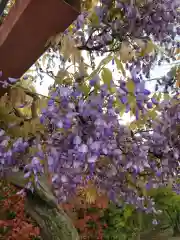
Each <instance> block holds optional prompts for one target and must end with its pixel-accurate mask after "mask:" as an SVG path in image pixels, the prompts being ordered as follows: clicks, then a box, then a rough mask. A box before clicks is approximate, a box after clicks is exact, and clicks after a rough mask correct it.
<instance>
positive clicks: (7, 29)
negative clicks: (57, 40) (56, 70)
mask: <svg viewBox="0 0 180 240" xmlns="http://www.w3.org/2000/svg"><path fill="white" fill-rule="evenodd" d="M78 1H79V0H74V3H73V4H72V5H69V4H67V3H66V2H64V1H63V0H17V1H16V3H15V5H14V6H13V7H12V9H11V10H10V13H9V14H8V16H7V17H6V19H5V20H4V22H3V24H2V25H1V26H0V70H1V71H2V72H3V76H2V78H1V80H2V79H7V78H8V77H14V78H19V77H21V76H22V75H23V73H25V72H26V71H27V70H28V69H29V68H30V67H31V66H32V65H33V63H34V62H35V61H36V60H37V59H38V58H39V57H40V56H41V55H42V54H43V53H44V51H45V50H46V47H45V45H46V42H47V40H48V39H49V37H51V36H53V35H55V34H57V33H59V32H63V31H65V29H66V28H67V27H68V26H69V25H70V24H71V23H72V22H73V21H74V20H75V19H76V18H77V16H78V14H79V2H78ZM72 2H73V1H72ZM4 91H5V90H3V89H0V96H2V95H3V93H4Z"/></svg>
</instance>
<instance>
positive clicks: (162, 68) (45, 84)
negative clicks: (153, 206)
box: [35, 58, 170, 95]
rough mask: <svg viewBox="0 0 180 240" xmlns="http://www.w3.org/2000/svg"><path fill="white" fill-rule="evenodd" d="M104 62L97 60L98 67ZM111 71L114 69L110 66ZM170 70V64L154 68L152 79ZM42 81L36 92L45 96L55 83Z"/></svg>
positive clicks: (149, 84)
mask: <svg viewBox="0 0 180 240" xmlns="http://www.w3.org/2000/svg"><path fill="white" fill-rule="evenodd" d="M101 60H102V58H99V59H96V66H98V64H99V63H100V61H101ZM58 65H59V63H58V62H57V66H58ZM108 67H109V69H113V68H114V67H113V66H112V65H111V64H109V66H108ZM169 69H170V66H169V64H164V65H162V66H156V67H155V68H154V70H153V71H152V75H151V78H152V79H153V78H159V77H161V76H164V75H165V74H166V73H167V72H168V71H169ZM54 70H55V72H56V71H57V69H56V68H55V69H54ZM40 82H41V81H40V79H38V80H37V82H36V84H35V86H36V90H37V92H38V93H40V94H43V95H48V87H49V86H50V85H51V84H52V83H53V79H52V78H50V77H49V76H47V75H46V76H45V77H44V79H43V82H42V83H41V84H40ZM152 86H154V82H148V83H147V88H150V89H152Z"/></svg>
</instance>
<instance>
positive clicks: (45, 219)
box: [6, 172, 79, 240]
mask: <svg viewBox="0 0 180 240" xmlns="http://www.w3.org/2000/svg"><path fill="white" fill-rule="evenodd" d="M6 179H7V180H8V181H9V182H10V183H11V184H13V185H15V186H17V187H20V188H23V187H24V186H25V184H26V179H24V176H23V173H20V172H17V173H11V174H9V175H8V176H6ZM25 210H26V212H27V213H28V215H29V216H30V217H31V218H32V219H33V220H34V221H35V222H36V223H37V224H38V226H39V227H40V230H41V237H42V239H43V240H79V236H78V233H77V231H76V228H75V227H74V226H73V223H72V222H71V220H70V219H69V217H68V216H67V214H66V213H65V212H64V211H63V209H62V208H60V206H59V205H58V204H57V203H56V199H55V197H54V195H53V192H52V191H51V189H50V187H49V186H48V183H47V181H46V178H45V177H40V186H39V187H38V188H37V187H35V189H34V191H33V193H32V192H30V191H28V192H27V196H26V201H25Z"/></svg>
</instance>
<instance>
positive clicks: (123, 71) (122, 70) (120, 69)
mask: <svg viewBox="0 0 180 240" xmlns="http://www.w3.org/2000/svg"><path fill="white" fill-rule="evenodd" d="M114 60H115V62H116V66H117V69H118V70H119V71H121V72H122V74H123V75H124V76H126V71H125V69H124V66H123V64H122V62H121V60H120V59H118V58H117V57H115V58H114Z"/></svg>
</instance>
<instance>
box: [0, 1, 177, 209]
mask: <svg viewBox="0 0 180 240" xmlns="http://www.w3.org/2000/svg"><path fill="white" fill-rule="evenodd" d="M178 7H179V6H178V2H177V1H175V0H171V1H170V0H161V1H156V0H146V1H138V2H137V3H136V4H135V3H134V1H122V2H121V1H110V0H107V1H101V4H100V5H99V6H97V7H96V8H95V12H96V14H97V16H98V24H99V25H98V24H97V25H96V26H89V28H88V33H89V36H88V39H87V38H86V37H85V35H84V33H83V31H81V24H83V21H84V15H81V16H80V17H79V18H78V20H77V22H76V27H77V28H78V29H76V32H75V35H74V37H75V39H76V41H77V42H78V44H79V45H78V48H79V49H81V50H83V49H84V50H88V51H99V50H101V51H102V52H106V51H114V49H113V48H112V47H113V44H115V46H116V47H117V48H119V47H120V45H118V44H121V43H122V42H123V41H127V42H129V44H131V43H132V42H133V39H134V38H138V39H143V40H144V41H145V42H147V41H148V40H149V39H150V38H151V39H152V41H156V42H158V43H159V44H160V45H161V46H164V47H165V48H166V49H167V50H168V49H170V47H169V46H170V45H169V44H172V45H173V46H174V45H175V44H176V41H175V37H176V36H177V35H179V34H180V31H179V20H180V14H179V10H178ZM99 31H100V32H99ZM94 32H96V34H94ZM98 32H99V33H98ZM77 36H78V37H77ZM117 40H118V41H117ZM176 47H178V44H176ZM111 48H112V49H111ZM154 59H156V60H157V55H155V57H154V56H148V55H146V56H142V57H141V58H138V59H132V61H131V62H129V63H128V64H127V65H128V69H129V70H130V72H131V75H132V81H133V84H134V90H133V92H129V90H128V88H127V85H126V83H127V82H126V81H124V80H120V81H116V82H115V81H113V80H112V81H111V83H110V86H108V85H107V84H102V83H101V81H100V77H99V76H95V77H94V78H93V79H90V81H89V83H88V87H89V88H88V89H89V90H90V91H89V93H88V94H85V93H84V92H83V90H82V88H81V87H82V86H81V83H79V84H78V83H74V84H72V85H71V86H69V87H67V86H63V85H61V86H57V87H56V89H55V90H53V91H52V92H51V94H50V100H49V102H48V105H47V107H46V109H44V110H43V111H42V114H41V116H40V121H41V123H42V124H44V125H45V128H46V136H45V139H43V140H42V139H41V138H33V139H32V140H31V141H29V140H28V139H23V138H19V139H16V140H15V141H14V142H13V141H11V139H10V138H9V137H8V136H7V135H6V133H5V131H4V130H1V131H0V167H1V170H2V171H5V170H6V169H8V168H9V167H12V166H13V165H16V166H18V165H20V164H22V160H21V159H23V158H28V159H29V163H28V164H27V165H26V166H25V168H24V170H25V178H28V179H29V184H28V186H27V187H28V188H31V187H32V181H35V183H36V184H38V176H39V175H40V174H43V173H44V169H45V165H46V164H47V165H48V171H49V172H50V173H51V175H52V182H53V187H54V189H55V193H56V196H57V198H58V199H59V200H60V201H66V200H67V199H68V198H69V197H70V196H71V195H72V194H74V193H75V191H76V189H77V187H78V186H82V185H83V184H86V182H87V181H89V180H90V181H91V182H93V184H94V187H95V188H96V189H97V191H99V192H101V193H102V192H103V193H104V194H106V195H107V196H108V197H109V198H110V199H111V200H112V201H115V202H117V203H118V204H121V203H123V202H125V203H128V204H133V205H135V206H136V208H138V209H142V210H144V211H146V212H147V213H148V212H152V211H154V212H156V210H155V209H154V203H153V200H152V199H150V197H148V194H147V191H148V190H149V189H151V188H158V187H160V186H164V185H166V184H168V183H169V182H171V183H172V181H176V179H177V178H178V176H179V160H180V104H179V101H180V99H179V95H178V94H176V95H174V96H173V97H172V98H171V99H168V100H163V101H161V102H158V101H157V99H155V98H153V97H151V93H150V91H149V90H148V89H146V88H145V84H144V81H143V78H142V76H141V72H143V74H145V73H147V72H149V69H150V66H151V63H152V61H154ZM112 88H113V91H112ZM130 94H131V95H133V97H134V101H135V103H136V107H135V108H133V109H132V106H131V105H130V104H129V103H128V96H129V95H130ZM118 102H120V103H121V105H120V106H122V104H123V105H124V106H125V112H130V111H132V112H133V113H134V115H135V116H136V120H138V119H140V118H141V117H143V116H145V115H146V114H147V113H148V111H150V110H151V109H153V108H155V107H157V111H158V116H157V117H156V118H155V119H151V118H149V119H148V124H149V127H146V129H145V130H144V131H139V132H135V131H134V130H132V129H130V127H128V126H125V125H123V124H122V123H121V122H120V117H119V112H120V111H121V109H120V107H118V105H117V103H118ZM22 156H23V157H22ZM176 186H177V185H175V186H174V189H175V190H177V191H178V189H177V187H176Z"/></svg>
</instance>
